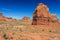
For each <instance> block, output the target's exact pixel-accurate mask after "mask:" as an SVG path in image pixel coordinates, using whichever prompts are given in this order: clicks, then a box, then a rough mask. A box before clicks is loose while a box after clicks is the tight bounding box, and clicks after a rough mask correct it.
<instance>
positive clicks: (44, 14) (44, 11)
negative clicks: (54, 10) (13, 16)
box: [32, 3, 58, 25]
mask: <svg viewBox="0 0 60 40" xmlns="http://www.w3.org/2000/svg"><path fill="white" fill-rule="evenodd" d="M52 21H53V22H52ZM55 22H56V23H58V20H57V18H56V15H55V14H54V15H50V12H49V8H48V7H47V6H46V5H44V4H43V3H40V4H39V5H38V6H37V8H36V10H35V12H34V14H33V21H32V25H49V24H50V23H55Z"/></svg>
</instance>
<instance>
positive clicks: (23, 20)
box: [22, 16, 31, 22]
mask: <svg viewBox="0 0 60 40" xmlns="http://www.w3.org/2000/svg"><path fill="white" fill-rule="evenodd" d="M30 21H31V20H30V18H29V17H26V16H25V17H23V19H22V22H30Z"/></svg>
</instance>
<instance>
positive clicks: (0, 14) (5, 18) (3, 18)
mask: <svg viewBox="0 0 60 40" xmlns="http://www.w3.org/2000/svg"><path fill="white" fill-rule="evenodd" d="M13 20H14V19H12V18H7V17H4V16H3V15H2V13H0V21H7V22H12V21H13Z"/></svg>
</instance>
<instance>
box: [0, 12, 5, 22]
mask: <svg viewBox="0 0 60 40" xmlns="http://www.w3.org/2000/svg"><path fill="white" fill-rule="evenodd" d="M0 21H5V17H4V16H3V15H2V13H0Z"/></svg>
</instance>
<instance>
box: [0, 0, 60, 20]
mask: <svg viewBox="0 0 60 40" xmlns="http://www.w3.org/2000/svg"><path fill="white" fill-rule="evenodd" d="M39 3H44V4H45V5H47V6H48V7H49V10H50V13H51V14H56V15H57V17H58V18H59V19H60V0H0V12H2V13H3V15H4V16H5V17H12V18H16V19H21V18H23V17H24V16H27V17H30V18H32V16H33V12H34V10H35V8H36V6H37V5H38V4H39Z"/></svg>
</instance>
